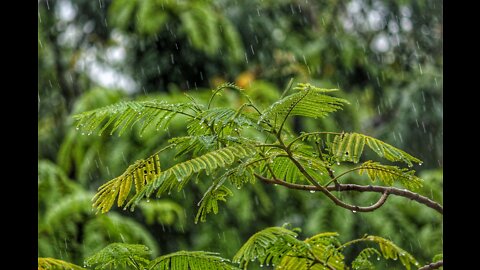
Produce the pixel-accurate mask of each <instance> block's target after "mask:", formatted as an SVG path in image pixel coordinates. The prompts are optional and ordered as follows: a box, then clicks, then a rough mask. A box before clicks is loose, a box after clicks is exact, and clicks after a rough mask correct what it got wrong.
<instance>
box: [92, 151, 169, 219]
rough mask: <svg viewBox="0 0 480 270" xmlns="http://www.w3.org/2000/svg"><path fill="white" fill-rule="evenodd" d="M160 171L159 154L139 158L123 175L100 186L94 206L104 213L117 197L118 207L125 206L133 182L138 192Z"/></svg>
mask: <svg viewBox="0 0 480 270" xmlns="http://www.w3.org/2000/svg"><path fill="white" fill-rule="evenodd" d="M160 172H161V169H160V159H159V157H158V155H157V154H155V155H153V156H151V157H149V158H147V159H145V160H143V159H142V160H137V161H136V162H135V164H133V165H131V166H129V167H128V169H127V170H126V171H125V172H124V173H123V174H122V175H120V176H119V177H117V178H115V179H112V180H110V181H109V182H107V183H105V184H103V185H102V186H100V187H99V188H98V193H97V194H96V195H95V197H94V198H93V200H94V203H93V207H95V208H98V210H100V211H101V212H102V213H106V212H108V210H110V208H111V207H112V205H113V203H114V201H115V199H116V198H117V197H118V200H117V205H118V207H121V206H123V204H124V203H125V200H126V199H127V197H128V195H129V194H130V191H131V188H132V183H134V185H135V191H136V193H138V192H140V191H141V190H143V187H144V186H145V185H146V184H148V183H150V182H151V181H153V180H154V179H155V178H157V177H158V176H159V175H160Z"/></svg>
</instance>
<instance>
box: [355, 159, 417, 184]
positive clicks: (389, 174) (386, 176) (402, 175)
mask: <svg viewBox="0 0 480 270" xmlns="http://www.w3.org/2000/svg"><path fill="white" fill-rule="evenodd" d="M358 173H359V174H364V173H367V175H368V177H369V178H370V179H371V180H372V181H373V182H375V181H376V180H380V181H382V182H383V183H385V184H386V185H388V186H393V184H394V183H395V182H396V181H400V183H401V184H402V185H403V186H404V187H406V188H407V189H410V190H417V189H419V188H421V187H422V181H423V180H422V179H420V178H418V177H417V176H415V175H414V174H415V171H414V170H410V171H409V170H408V169H405V168H402V169H401V168H399V167H397V166H389V165H382V164H380V163H378V162H373V161H367V162H365V163H363V164H362V165H361V166H360V170H359V171H358Z"/></svg>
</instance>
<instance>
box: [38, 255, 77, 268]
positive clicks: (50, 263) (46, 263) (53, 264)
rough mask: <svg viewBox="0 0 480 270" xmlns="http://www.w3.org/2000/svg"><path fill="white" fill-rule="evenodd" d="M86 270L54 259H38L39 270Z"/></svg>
mask: <svg viewBox="0 0 480 270" xmlns="http://www.w3.org/2000/svg"><path fill="white" fill-rule="evenodd" d="M60 269H61V270H84V269H85V268H83V267H80V266H78V265H76V264H73V263H69V262H66V261H62V260H59V259H54V258H38V270H60Z"/></svg>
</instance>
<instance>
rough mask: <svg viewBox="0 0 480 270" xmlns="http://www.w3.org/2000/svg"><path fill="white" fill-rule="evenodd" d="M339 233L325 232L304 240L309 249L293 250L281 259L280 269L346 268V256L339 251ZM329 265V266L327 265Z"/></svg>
mask: <svg viewBox="0 0 480 270" xmlns="http://www.w3.org/2000/svg"><path fill="white" fill-rule="evenodd" d="M337 237H338V233H334V232H325V233H320V234H317V235H315V236H313V237H310V238H308V239H306V240H305V241H304V243H305V245H307V247H308V249H305V250H301V249H300V250H298V249H297V250H295V249H293V250H291V251H290V252H288V253H287V254H285V256H284V257H283V259H282V260H281V262H280V264H279V265H278V268H279V269H284V270H294V269H295V270H296V269H299V270H300V269H302V270H303V269H305V270H307V269H308V270H310V269H311V270H327V269H332V268H333V269H344V268H345V264H344V256H343V255H342V254H341V253H340V252H338V250H337V246H339V245H340V243H339V240H338V238H337ZM327 266H328V267H327Z"/></svg>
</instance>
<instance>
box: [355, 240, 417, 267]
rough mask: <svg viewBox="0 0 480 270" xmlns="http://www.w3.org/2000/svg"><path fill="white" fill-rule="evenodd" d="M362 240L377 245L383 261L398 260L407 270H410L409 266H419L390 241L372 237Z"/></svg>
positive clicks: (408, 254) (409, 255) (410, 256)
mask: <svg viewBox="0 0 480 270" xmlns="http://www.w3.org/2000/svg"><path fill="white" fill-rule="evenodd" d="M364 239H365V240H368V241H371V242H375V243H377V244H378V246H379V247H380V251H381V252H382V255H383V257H384V258H385V259H393V260H397V259H400V262H401V263H402V264H403V266H404V267H405V268H406V269H407V270H410V269H411V268H410V264H413V265H414V266H419V265H420V264H419V263H418V262H417V260H416V259H415V258H414V257H413V256H412V255H411V254H410V253H408V252H407V251H405V250H403V249H401V248H400V247H398V246H397V245H395V244H394V243H393V242H392V241H390V240H387V239H385V238H382V237H379V236H374V235H368V236H366V237H365V238H364Z"/></svg>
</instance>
